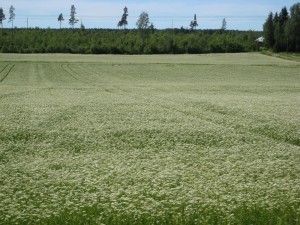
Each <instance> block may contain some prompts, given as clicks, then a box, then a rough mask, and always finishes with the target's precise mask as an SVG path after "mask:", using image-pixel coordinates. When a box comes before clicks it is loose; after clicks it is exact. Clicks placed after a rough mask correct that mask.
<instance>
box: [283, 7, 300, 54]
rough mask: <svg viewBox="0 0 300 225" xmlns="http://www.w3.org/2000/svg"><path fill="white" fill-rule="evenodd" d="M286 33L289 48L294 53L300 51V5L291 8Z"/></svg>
mask: <svg viewBox="0 0 300 225" xmlns="http://www.w3.org/2000/svg"><path fill="white" fill-rule="evenodd" d="M286 33H287V38H288V40H287V41H288V48H289V49H290V50H292V51H300V3H296V4H294V5H293V6H292V7H291V10H290V19H289V20H288V22H287V27H286Z"/></svg>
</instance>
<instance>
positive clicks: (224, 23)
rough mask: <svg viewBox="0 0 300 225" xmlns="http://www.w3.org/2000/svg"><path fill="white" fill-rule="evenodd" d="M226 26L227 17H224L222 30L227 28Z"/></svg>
mask: <svg viewBox="0 0 300 225" xmlns="http://www.w3.org/2000/svg"><path fill="white" fill-rule="evenodd" d="M226 28H227V22H226V19H225V18H224V19H223V21H222V27H221V30H226Z"/></svg>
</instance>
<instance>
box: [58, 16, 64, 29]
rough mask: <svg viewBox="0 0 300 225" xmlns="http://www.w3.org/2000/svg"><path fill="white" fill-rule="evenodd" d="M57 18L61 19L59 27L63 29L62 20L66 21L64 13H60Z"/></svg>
mask: <svg viewBox="0 0 300 225" xmlns="http://www.w3.org/2000/svg"><path fill="white" fill-rule="evenodd" d="M57 20H58V21H59V28H60V29H61V24H62V21H64V20H65V19H64V17H63V14H62V13H61V14H59V16H58V18H57Z"/></svg>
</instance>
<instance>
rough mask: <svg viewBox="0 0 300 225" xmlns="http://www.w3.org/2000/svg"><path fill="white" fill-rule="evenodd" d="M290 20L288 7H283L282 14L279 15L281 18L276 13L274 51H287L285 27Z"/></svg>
mask: <svg viewBox="0 0 300 225" xmlns="http://www.w3.org/2000/svg"><path fill="white" fill-rule="evenodd" d="M288 19H289V14H288V11H287V9H286V7H283V8H282V10H281V12H280V13H279V16H278V14H277V12H276V14H275V16H274V20H273V21H274V23H273V25H274V41H275V43H274V51H277V52H279V51H284V50H285V49H286V43H287V41H286V39H287V37H286V35H285V32H284V30H285V26H286V22H287V21H288Z"/></svg>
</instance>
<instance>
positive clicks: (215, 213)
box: [0, 54, 300, 225]
mask: <svg viewBox="0 0 300 225" xmlns="http://www.w3.org/2000/svg"><path fill="white" fill-rule="evenodd" d="M299 68H300V64H299V62H294V61H288V60H283V59H280V58H274V57H269V56H265V55H260V54H225V55H218V54H216V55H178V56H174V55H172V56H171V55H168V56H142V57H141V56H118V55H117V56H112V55H110V56H107V55H101V56H92V55H88V56H82V55H16V54H8V55H6V54H0V71H1V72H0V112H1V114H0V117H1V123H0V224H270V225H271V224H272V225H274V224H278V225H279V224H295V225H296V224H299V222H300V214H299V210H300V198H299V197H300V196H299V193H300V190H299V189H300V188H299V183H300V176H299V174H300V167H299V165H300V155H299V152H300V151H299V150H300V147H299V145H300V140H299V125H300V120H299V118H300V115H299V101H298V98H299V90H300V84H299V82H298V81H299V76H300V75H299Z"/></svg>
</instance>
